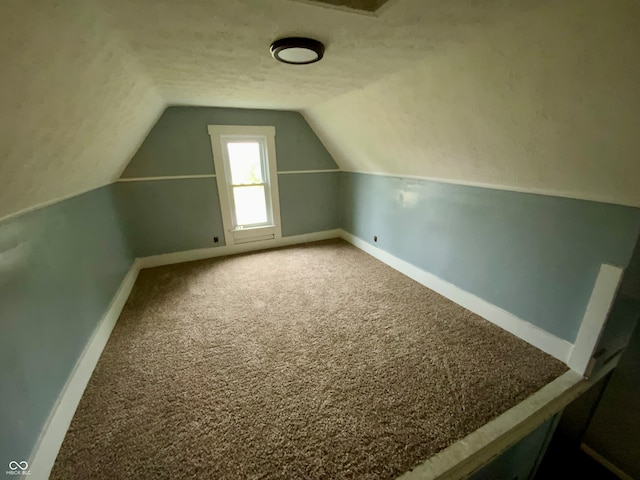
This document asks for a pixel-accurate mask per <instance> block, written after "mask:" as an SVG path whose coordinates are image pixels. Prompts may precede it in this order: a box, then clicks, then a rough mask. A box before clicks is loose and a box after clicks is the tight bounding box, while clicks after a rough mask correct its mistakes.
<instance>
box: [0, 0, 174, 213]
mask: <svg viewBox="0 0 640 480" xmlns="http://www.w3.org/2000/svg"><path fill="white" fill-rule="evenodd" d="M0 65H1V67H0V68H1V69H2V73H1V74H0V105H2V108H1V109H0V218H2V217H3V216H6V215H8V214H11V213H14V212H17V211H20V210H23V209H26V208H29V207H33V206H35V205H38V204H42V203H45V202H49V201H51V200H55V199H60V198H63V197H65V196H69V195H73V194H77V193H80V192H83V191H86V190H89V189H91V188H94V187H97V186H100V185H104V184H105V183H108V182H109V181H110V180H111V179H113V178H114V177H115V176H116V172H118V171H119V170H120V169H122V168H124V166H125V165H126V163H127V162H128V160H129V158H130V157H131V155H132V154H133V153H134V152H135V150H136V149H137V147H138V144H139V143H140V141H141V140H142V138H143V137H144V135H145V134H146V132H147V131H148V129H149V127H150V124H151V123H153V122H154V121H155V119H156V118H157V116H158V115H159V114H160V113H161V110H162V108H163V101H162V99H161V98H160V97H159V95H158V94H157V92H156V89H155V87H154V86H153V84H152V82H151V81H150V80H149V78H148V77H147V76H146V75H145V74H144V73H143V71H142V69H141V68H140V66H139V65H138V62H137V60H136V59H135V58H133V57H132V56H131V54H130V53H129V52H128V50H127V48H126V46H125V44H124V42H123V41H122V40H121V39H120V38H119V36H118V35H114V32H113V30H112V29H111V28H110V27H108V26H106V25H105V24H104V22H103V21H102V15H100V12H98V11H97V10H96V9H95V8H94V6H92V3H91V2H88V1H86V0H64V1H60V2H55V1H39V0H28V1H25V0H2V1H1V2H0Z"/></svg>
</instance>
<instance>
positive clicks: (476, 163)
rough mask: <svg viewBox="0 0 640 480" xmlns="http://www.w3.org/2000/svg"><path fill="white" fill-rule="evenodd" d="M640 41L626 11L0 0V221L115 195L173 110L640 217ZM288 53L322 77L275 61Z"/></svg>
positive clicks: (425, 3) (370, 168)
mask: <svg viewBox="0 0 640 480" xmlns="http://www.w3.org/2000/svg"><path fill="white" fill-rule="evenodd" d="M329 3H344V2H329ZM370 3H371V2H370ZM377 3H378V2H376V4H377ZM639 23H640V7H639V3H638V2H637V0H612V1H611V2H602V1H601V0H562V1H559V0H541V1H537V2H530V1H529V0H484V1H482V2H478V1H477V0H459V1H455V2H452V1H450V0H389V1H388V2H387V3H386V4H385V5H383V6H382V7H381V8H380V9H379V10H378V12H377V15H373V14H371V13H355V12H354V11H348V10H345V9H344V8H341V7H338V8H332V7H331V6H319V5H318V4H317V3H316V2H312V1H305V0H234V1H227V0H186V1H180V2H176V1H174V0H104V1H98V0H64V1H55V0H29V1H25V0H3V2H0V61H1V62H2V63H1V65H2V75H1V76H0V100H1V101H2V110H0V218H1V217H3V216H6V215H9V214H12V213H14V212H18V211H22V210H24V209H27V208H30V207H33V206H35V205H39V204H43V203H45V202H49V201H52V200H56V199H60V198H64V197H66V196H70V195H73V194H77V193H80V192H82V191H86V190H89V189H91V188H95V187H97V186H100V185H104V184H107V183H110V182H112V181H114V180H115V179H117V178H118V176H119V174H120V172H121V171H122V169H123V168H124V167H125V166H126V164H127V163H128V161H129V159H130V158H131V156H132V155H133V153H134V152H135V150H136V149H137V147H138V146H139V144H140V143H141V141H142V140H143V138H144V136H145V135H146V134H147V132H148V131H149V129H150V128H151V126H152V125H153V123H154V122H155V121H156V119H157V118H158V116H159V115H160V114H161V112H162V111H163V110H164V108H165V107H166V106H167V105H173V104H184V105H208V106H234V107H254V108H255V107H257V108H278V109H295V110H301V111H302V112H303V113H304V114H305V116H306V118H307V119H308V121H309V122H310V123H311V125H312V127H313V128H314V129H315V130H316V132H317V133H318V135H319V136H320V137H321V139H322V140H323V142H324V143H325V145H326V146H327V148H328V149H329V150H330V152H331V153H332V155H333V156H334V158H335V159H336V161H337V162H338V163H339V165H340V166H341V167H342V168H344V169H347V170H354V171H367V172H379V173H390V174H397V175H413V176H419V177H427V178H436V179H442V180H445V181H452V182H457V183H471V184H482V185H488V186H496V187H500V188H511V189H515V190H518V189H519V190H525V191H539V192H545V193H550V194H555V195H564V196H572V197H577V198H587V199H597V200H602V201H610V202H614V203H621V204H627V205H634V206H640V188H638V186H637V180H635V179H636V178H638V177H640V160H639V159H638V151H640V149H639V147H640V139H639V137H640V136H639V135H637V132H638V131H640V89H638V88H637V85H640V62H638V60H637V52H638V51H640V30H638V29H637V28H636V27H637V25H638V24H639ZM285 35H309V36H312V37H315V38H318V39H319V40H322V41H323V42H324V43H325V44H326V45H327V52H326V55H325V58H324V59H323V61H322V62H319V63H317V64H313V65H309V66H305V67H296V66H288V65H282V64H279V63H277V62H275V61H273V59H271V58H270V56H269V54H268V46H269V44H270V43H271V41H273V40H274V39H276V38H279V37H282V36H285Z"/></svg>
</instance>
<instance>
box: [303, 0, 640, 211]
mask: <svg viewBox="0 0 640 480" xmlns="http://www.w3.org/2000/svg"><path fill="white" fill-rule="evenodd" d="M399 6H400V5H398V7H399ZM638 25H640V2H636V1H632V0H615V1H610V2H609V1H607V2H603V1H600V0H562V1H557V2H552V3H550V4H548V5H546V6H544V7H542V8H539V9H536V10H532V11H530V12H526V13H524V14H522V15H519V16H517V17H513V18H512V19H511V20H510V21H506V22H502V23H500V24H499V25H494V26H492V27H491V28H478V29H477V31H476V32H475V38H473V39H470V40H467V41H465V42H464V43H460V44H453V45H450V46H448V47H444V48H440V49H438V50H436V51H434V52H433V53H432V54H430V55H427V56H425V57H424V58H422V59H421V60H420V61H417V62H415V64H414V65H413V66H412V67H410V68H407V69H404V70H402V71H400V72H397V73H393V74H391V75H388V76H386V77H384V78H382V79H380V80H378V81H375V82H373V83H371V84H370V85H368V86H366V87H365V88H363V89H359V90H354V91H351V92H348V93H346V94H344V95H342V96H339V97H336V98H333V99H331V100H328V101H326V102H324V103H321V104H319V105H317V106H314V107H312V108H309V109H307V110H305V112H304V113H305V116H306V118H307V120H308V121H309V122H310V124H311V126H312V127H313V128H314V130H315V131H316V133H317V134H318V136H319V137H320V138H321V140H322V141H323V142H324V143H325V146H326V147H327V149H328V150H329V152H330V153H331V154H332V155H333V157H334V159H335V160H336V161H337V162H338V164H339V165H340V166H341V167H342V168H343V169H345V170H351V171H358V172H382V173H387V174H397V175H407V176H409V175H411V176H418V177H428V178H434V179H442V180H446V181H452V182H455V183H468V184H476V185H485V186H496V187H498V188H508V189H514V190H523V191H530V192H539V193H548V194H553V195H559V196H567V197H575V198H581V199H593V200H599V201H604V202H612V203H619V204H625V205H632V206H636V207H640V61H639V59H640V29H639V28H638Z"/></svg>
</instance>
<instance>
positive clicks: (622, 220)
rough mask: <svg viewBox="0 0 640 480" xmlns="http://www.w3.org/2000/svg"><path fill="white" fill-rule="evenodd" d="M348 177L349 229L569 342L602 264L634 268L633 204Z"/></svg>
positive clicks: (344, 185) (639, 224)
mask: <svg viewBox="0 0 640 480" xmlns="http://www.w3.org/2000/svg"><path fill="white" fill-rule="evenodd" d="M341 175H342V180H341V211H342V226H343V228H344V229H345V230H347V231H348V232H350V233H352V234H354V235H356V236H358V237H360V238H362V239H364V240H366V241H367V242H369V243H373V237H374V235H377V236H378V243H377V245H378V246H379V248H381V249H383V250H385V251H388V252H389V253H391V254H393V255H395V256H397V257H399V258H401V259H403V260H406V261H408V262H410V263H412V264H414V265H416V266H418V267H420V268H422V269H424V270H426V271H428V272H431V273H433V274H435V275H437V276H438V277H440V278H442V279H444V280H446V281H448V282H450V283H453V284H454V285H457V286H458V287H460V288H462V289H463V290H466V291H468V292H470V293H473V294H475V295H477V296H479V297H480V298H483V299H485V300H487V301H489V302H491V303H493V304H495V305H497V306H499V307H501V308H503V309H505V310H507V311H508V312H511V313H513V314H515V315H516V316H518V317H520V318H522V319H524V320H527V321H528V322H531V323H533V324H534V325H537V326H538V327H540V328H543V329H545V330H547V331H548V332H551V333H553V334H554V335H556V336H558V337H560V338H563V339H566V340H568V341H570V342H573V341H574V340H575V337H576V334H577V332H578V328H579V325H580V321H581V319H582V315H583V313H584V310H585V308H586V304H587V301H588V299H589V296H590V293H591V290H592V288H593V284H594V281H595V278H596V275H597V273H598V269H599V267H600V264H601V263H611V264H614V265H620V266H626V265H627V264H628V263H629V259H630V257H631V253H632V250H633V247H634V243H635V241H636V238H637V237H638V232H639V231H640V210H639V209H634V208H630V207H622V206H616V205H609V204H603V203H596V202H587V201H580V200H571V199H566V198H559V197H550V196H543V195H532V194H525V193H516V192H510V191H501V190H492V189H486V188H476V187H468V186H461V185H451V184H445V183H437V182H430V181H423V180H409V179H402V178H395V177H387V176H376V175H365V174H355V173H344V172H343V173H341Z"/></svg>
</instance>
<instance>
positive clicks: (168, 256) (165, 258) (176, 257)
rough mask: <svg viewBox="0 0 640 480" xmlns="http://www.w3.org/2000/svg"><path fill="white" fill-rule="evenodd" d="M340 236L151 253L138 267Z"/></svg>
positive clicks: (327, 232) (318, 235) (319, 234)
mask: <svg viewBox="0 0 640 480" xmlns="http://www.w3.org/2000/svg"><path fill="white" fill-rule="evenodd" d="M331 238H340V230H339V229H334V230H325V231H323V232H314V233H305V234H302V235H292V236H289V237H281V238H274V239H272V240H263V241H258V242H250V243H239V244H235V245H223V246H220V247H211V248H199V249H195V250H185V251H182V252H175V253H165V254H162V255H151V256H149V257H142V258H139V259H138V262H140V268H151V267H160V266H162V265H172V264H174V263H183V262H192V261H194V260H204V259H207V258H213V257H222V256H226V255H235V254H238V253H245V252H255V251H258V250H267V249H270V248H278V247H286V246H289V245H299V244H301V243H309V242H317V241H320V240H329V239H331Z"/></svg>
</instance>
